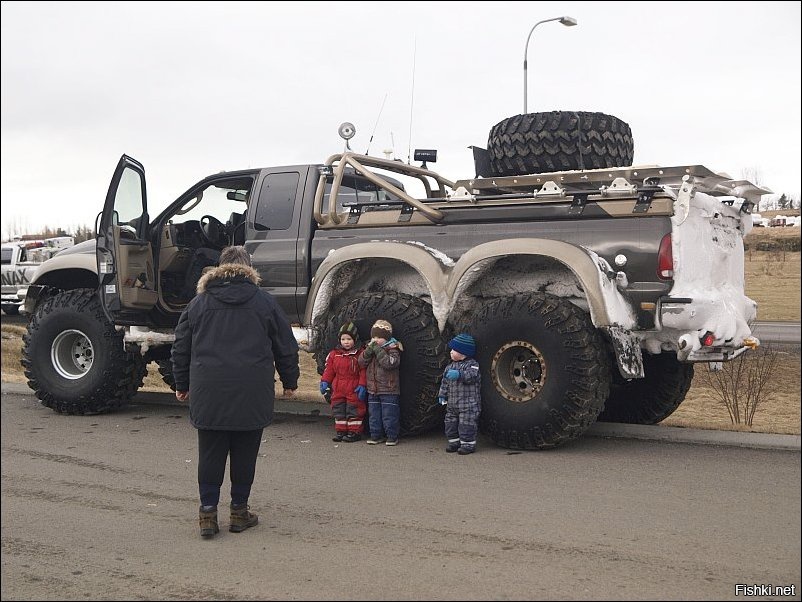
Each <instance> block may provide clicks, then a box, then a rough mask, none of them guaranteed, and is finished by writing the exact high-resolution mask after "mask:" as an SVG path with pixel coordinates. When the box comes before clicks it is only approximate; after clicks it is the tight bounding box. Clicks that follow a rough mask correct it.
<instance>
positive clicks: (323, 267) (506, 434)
mask: <svg viewBox="0 0 802 602" xmlns="http://www.w3.org/2000/svg"><path fill="white" fill-rule="evenodd" d="M477 173H479V169H478V166H477ZM413 188H417V189H418V190H419V191H421V192H420V194H416V195H415V196H413V193H412V189H413ZM765 192H766V191H765V190H762V189H760V188H757V187H756V186H754V185H752V184H750V183H749V182H746V181H734V180H732V179H730V178H728V177H726V176H722V175H718V174H716V173H714V172H712V171H710V170H709V169H707V168H705V167H702V166H699V165H683V166H676V167H613V168H607V169H591V170H569V171H562V172H552V173H540V174H534V175H509V176H507V175H504V176H498V177H475V178H469V179H464V180H459V181H450V180H447V179H445V178H444V177H442V176H440V175H439V174H437V173H435V172H434V171H430V170H429V169H427V168H426V167H423V166H421V167H416V166H412V165H408V164H404V163H401V162H399V161H393V160H387V159H379V158H376V157H369V156H364V155H358V154H355V153H352V152H345V153H342V154H335V155H332V156H331V157H329V158H328V159H327V160H326V161H325V162H324V163H323V164H322V165H320V164H314V165H292V166H284V167H269V168H264V169H247V170H242V171H234V172H224V173H219V174H215V175H212V176H209V177H207V178H205V179H204V180H202V181H200V182H198V183H197V184H195V185H193V186H191V187H190V188H189V189H188V190H187V192H185V193H184V194H183V195H181V196H180V197H179V198H178V199H177V200H176V201H175V202H173V203H172V204H170V205H169V206H168V207H167V209H165V210H164V211H163V212H162V213H160V214H159V215H158V216H156V217H155V218H151V217H150V214H149V213H148V208H147V197H146V187H145V172H144V168H143V167H142V165H141V164H139V163H138V162H136V161H135V160H133V159H131V158H130V157H127V156H123V157H122V158H121V159H120V162H119V164H118V166H117V169H116V171H115V173H114V177H113V179H112V182H111V185H110V187H109V191H108V195H107V197H106V201H105V206H104V208H103V214H102V216H101V219H100V228H99V232H98V234H97V240H96V241H91V242H89V243H88V244H82V245H78V246H77V247H75V248H74V249H72V250H71V251H69V252H66V253H61V254H60V255H59V256H58V257H56V258H54V259H52V260H50V261H48V262H47V263H46V264H44V265H43V266H42V268H41V269H40V270H39V271H38V272H37V275H36V280H35V282H34V283H33V285H32V286H31V287H30V289H29V293H28V298H27V300H26V304H27V305H28V308H29V310H30V312H31V313H32V319H31V321H30V323H29V326H28V331H27V334H26V335H25V337H24V350H23V360H22V362H23V365H24V367H25V373H26V375H27V377H28V379H29V384H30V386H31V387H32V388H33V389H34V391H35V392H36V395H37V396H38V398H39V399H40V400H41V402H42V403H43V404H44V405H45V406H47V407H50V408H52V409H54V410H56V411H58V412H63V413H69V414H82V413H91V412H103V411H108V410H113V409H115V408H117V407H119V406H121V405H123V404H125V403H126V402H128V401H129V399H130V398H131V396H132V395H133V394H134V393H135V392H136V390H137V388H138V387H139V386H140V385H141V382H142V378H143V374H144V372H145V365H146V363H147V362H149V361H157V362H159V365H160V370H161V372H162V374H163V376H164V377H165V380H166V381H167V382H171V374H170V362H169V353H170V344H171V342H172V341H173V330H172V329H173V328H174V326H175V325H176V323H177V321H178V317H179V315H180V313H181V311H182V310H183V308H184V307H185V306H186V304H187V303H188V302H189V301H190V299H191V298H192V296H193V295H194V285H195V281H196V280H197V277H198V276H199V275H200V270H201V269H202V267H203V265H205V264H211V263H214V261H215V260H216V256H217V254H219V251H220V249H222V248H223V247H224V246H225V245H229V244H243V245H245V247H246V248H247V249H248V251H249V252H250V253H251V256H252V259H253V264H254V267H255V268H256V269H257V270H258V272H259V274H260V276H261V278H262V286H264V287H266V289H267V290H269V291H270V292H271V293H272V294H273V295H274V296H275V297H276V298H277V299H278V301H279V303H280V304H281V306H282V307H283V309H284V311H285V312H286V313H287V315H288V317H289V319H290V320H291V321H292V322H294V323H297V324H300V325H301V326H302V327H303V329H299V330H300V331H301V332H302V333H303V336H300V337H299V338H300V339H301V342H302V346H303V347H304V348H305V349H306V350H308V351H311V352H313V353H315V354H316V357H317V361H318V366H319V368H321V367H322V366H321V364H322V362H323V359H324V358H325V355H326V352H327V351H328V350H329V349H330V348H331V347H332V346H333V345H334V344H335V342H336V335H337V328H338V327H339V326H340V325H341V324H342V323H343V322H345V321H348V320H354V321H355V322H356V323H357V325H358V327H359V329H360V332H361V334H362V335H363V336H365V337H367V335H368V333H369V330H370V325H371V324H372V322H373V321H374V320H375V319H376V318H385V319H388V320H389V321H390V322H391V323H392V324H393V327H394V334H395V336H396V337H397V338H398V339H399V340H401V341H402V342H403V344H404V350H405V351H404V355H403V359H402V366H401V382H402V399H401V404H402V410H401V421H402V430H403V432H404V433H406V434H411V433H415V432H419V431H422V430H425V429H427V428H429V427H433V426H435V425H438V424H441V422H440V421H441V420H442V412H443V410H442V408H441V407H440V406H439V405H438V404H437V401H436V392H437V386H438V379H439V377H440V375H441V371H442V368H443V366H444V365H445V363H446V361H447V350H446V345H445V343H446V342H447V341H448V339H449V337H451V336H453V334H454V333H456V332H459V331H468V332H470V333H471V334H473V335H474V336H475V337H476V340H477V343H478V352H477V359H478V361H479V365H480V366H481V369H482V372H483V379H482V382H483V388H482V403H483V411H482V415H481V428H482V430H483V432H484V433H485V434H486V435H487V436H489V437H490V438H492V440H493V441H495V442H496V443H497V444H499V445H501V446H504V447H509V448H516V449H542V448H549V447H554V446H556V445H559V444H561V443H564V442H566V441H569V440H571V439H574V438H576V437H578V436H580V435H581V434H582V433H583V432H584V431H585V430H586V429H587V428H588V427H589V426H590V425H591V424H592V423H593V422H594V421H596V420H597V419H601V420H610V421H619V422H620V421H625V422H633V423H643V424H651V423H655V422H659V421H660V420H662V419H663V418H665V417H666V416H668V415H669V414H671V412H673V411H674V410H675V409H676V408H677V406H678V405H679V404H680V403H681V402H682V400H683V399H684V397H685V394H686V392H687V390H688V388H689V387H690V383H691V379H692V376H693V363H694V362H715V363H718V362H722V361H728V360H731V359H732V358H734V357H736V356H737V355H739V354H740V353H742V352H744V351H745V350H746V349H748V348H749V347H753V346H755V345H756V344H757V343H758V342H757V341H756V340H755V339H753V338H752V337H751V332H750V328H749V322H750V321H751V320H753V319H754V317H755V313H756V304H755V303H754V302H753V301H752V300H751V299H749V298H748V297H746V296H745V295H744V279H743V244H742V237H743V236H744V235H745V234H747V233H748V232H749V230H750V229H751V227H752V218H751V215H750V211H751V209H752V207H753V206H754V204H755V203H756V202H757V200H759V197H760V195H761V194H764V193H765Z"/></svg>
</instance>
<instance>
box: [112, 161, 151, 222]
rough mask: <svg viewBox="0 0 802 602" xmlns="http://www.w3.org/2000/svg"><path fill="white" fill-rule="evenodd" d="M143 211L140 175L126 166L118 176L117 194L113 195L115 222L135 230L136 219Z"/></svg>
mask: <svg viewBox="0 0 802 602" xmlns="http://www.w3.org/2000/svg"><path fill="white" fill-rule="evenodd" d="M144 212H145V210H144V204H143V202H142V176H140V174H139V173H138V172H136V171H134V170H133V169H131V168H130V167H127V168H126V169H125V170H124V171H123V173H122V177H121V178H120V185H119V186H118V187H117V196H115V197H114V213H115V218H116V220H117V223H118V224H119V225H120V226H122V227H124V228H126V229H128V230H129V231H131V232H135V231H136V225H137V224H138V223H139V222H138V219H139V218H141V217H142V214H143V213H144Z"/></svg>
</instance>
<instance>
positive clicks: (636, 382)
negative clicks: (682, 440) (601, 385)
mask: <svg viewBox="0 0 802 602" xmlns="http://www.w3.org/2000/svg"><path fill="white" fill-rule="evenodd" d="M643 371H644V374H645V377H644V378H635V379H632V380H630V381H625V380H624V379H623V378H620V377H618V376H616V377H615V378H614V379H613V383H612V385H611V387H610V397H609V399H607V402H606V403H605V404H604V411H603V412H602V413H601V414H600V415H599V420H601V421H602V422H625V423H628V424H657V423H658V422H660V421H662V420H664V419H665V418H668V417H669V416H670V415H671V414H672V413H673V412H674V410H676V409H677V408H678V407H679V405H680V404H681V403H682V402H683V400H684V399H685V395H687V393H688V389H690V388H691V381H692V380H693V364H683V363H681V362H679V361H678V360H677V357H676V355H675V354H674V353H659V354H657V355H651V354H648V353H644V354H643Z"/></svg>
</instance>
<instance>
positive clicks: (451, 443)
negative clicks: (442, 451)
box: [446, 439, 459, 454]
mask: <svg viewBox="0 0 802 602" xmlns="http://www.w3.org/2000/svg"><path fill="white" fill-rule="evenodd" d="M458 449H459V439H453V440H452V439H449V440H448V445H446V451H447V452H448V453H450V454H453V453H454V452H455V451H457V450H458Z"/></svg>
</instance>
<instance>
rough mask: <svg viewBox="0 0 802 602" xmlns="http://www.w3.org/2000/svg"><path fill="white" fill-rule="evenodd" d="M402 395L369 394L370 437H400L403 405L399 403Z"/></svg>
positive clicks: (392, 439) (393, 438)
mask: <svg viewBox="0 0 802 602" xmlns="http://www.w3.org/2000/svg"><path fill="white" fill-rule="evenodd" d="M400 397H401V396H400V395H388V394H381V395H374V394H373V393H369V394H368V416H369V418H368V424H370V438H371V439H381V438H382V437H387V438H388V439H390V440H391V441H394V440H396V439H398V433H399V431H400V430H401V406H400V405H398V400H399V399H400Z"/></svg>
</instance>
